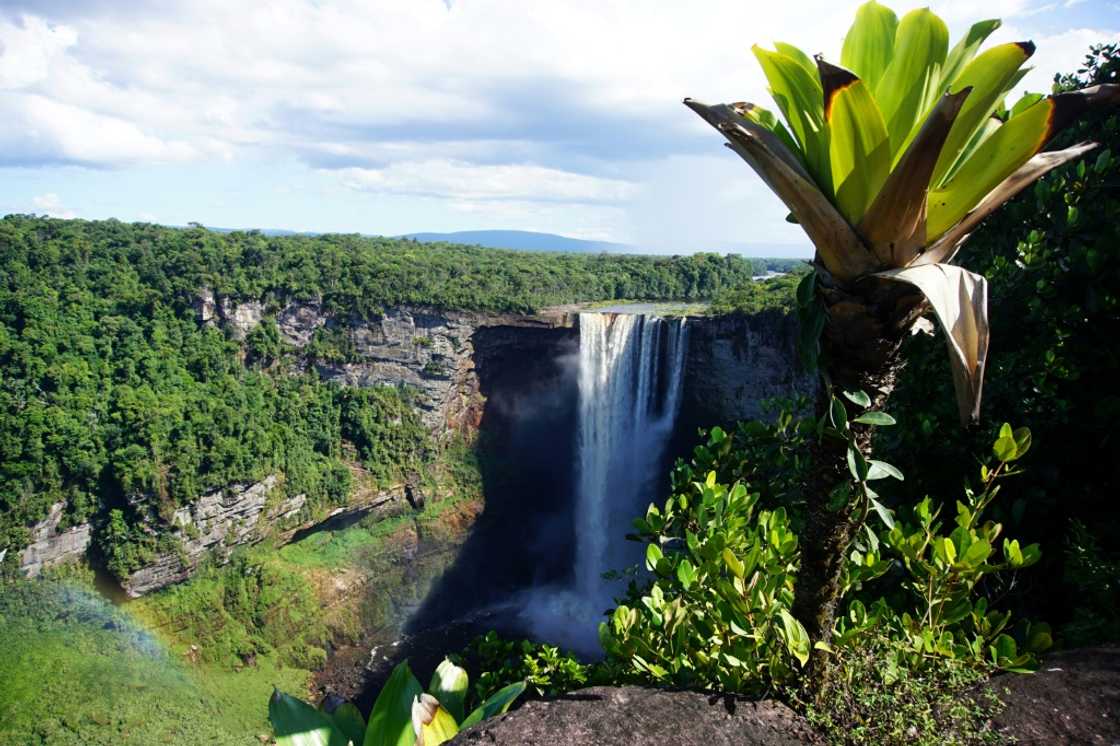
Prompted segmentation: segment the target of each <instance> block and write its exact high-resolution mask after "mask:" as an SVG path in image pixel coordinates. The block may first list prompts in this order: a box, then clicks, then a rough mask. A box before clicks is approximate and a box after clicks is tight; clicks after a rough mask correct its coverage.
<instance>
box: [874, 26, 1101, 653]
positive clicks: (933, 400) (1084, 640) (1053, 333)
mask: <svg viewBox="0 0 1120 746" xmlns="http://www.w3.org/2000/svg"><path fill="white" fill-rule="evenodd" d="M1118 80H1120V46H1118V45H1116V44H1112V45H1102V46H1098V47H1094V48H1093V49H1092V50H1090V53H1089V54H1088V55H1087V57H1086V60H1085V62H1084V63H1083V64H1082V65H1081V69H1080V70H1079V71H1078V72H1077V73H1076V74H1075V75H1070V76H1060V77H1059V78H1058V80H1057V81H1056V85H1057V86H1058V87H1059V88H1061V89H1067V88H1082V87H1085V86H1090V85H1096V84H1101V83H1113V82H1117V81H1118ZM1087 139H1092V140H1096V141H1099V142H1100V143H1101V148H1100V150H1099V152H1097V153H1094V154H1093V156H1092V157H1091V158H1089V159H1086V160H1085V161H1083V162H1079V163H1076V164H1070V165H1068V166H1066V167H1064V168H1062V169H1059V170H1057V171H1055V172H1054V173H1052V174H1051V175H1050V176H1048V177H1047V178H1046V179H1045V180H1043V181H1041V182H1039V183H1038V184H1036V185H1035V186H1034V187H1033V188H1031V189H1029V190H1027V191H1025V192H1023V193H1022V194H1021V195H1019V197H1017V198H1016V199H1015V200H1013V201H1012V202H1010V203H1008V205H1007V206H1006V207H1005V208H1004V209H1003V210H1001V211H1000V212H999V213H997V214H995V215H993V216H992V217H991V218H989V220H988V221H987V222H986V223H985V224H984V225H983V226H981V227H980V228H979V229H978V230H977V231H976V232H975V234H974V235H973V237H972V238H971V239H970V249H969V257H970V259H969V261H970V264H971V265H972V266H973V267H974V268H975V269H976V270H977V271H979V272H981V273H982V274H984V275H986V276H987V277H988V278H989V281H990V284H991V303H992V305H993V306H994V307H997V308H999V309H1000V313H999V314H997V315H996V316H995V318H993V320H992V333H993V340H994V343H993V346H992V349H991V354H990V356H989V368H990V370H991V371H993V372H994V373H995V375H993V376H992V377H991V378H990V380H989V381H988V383H987V384H985V394H984V402H985V403H984V408H985V411H986V418H987V419H988V420H989V423H990V424H986V425H982V426H981V427H979V428H977V429H976V430H975V431H972V430H970V431H968V432H964V433H961V434H960V436H959V437H954V438H946V437H944V433H945V432H946V430H947V428H949V427H952V424H953V422H954V421H955V419H956V412H955V410H954V409H953V408H952V406H951V403H950V402H949V401H947V399H946V397H949V396H951V386H950V384H949V383H948V381H947V380H946V378H945V375H944V372H945V361H944V353H943V351H942V349H941V348H940V346H939V344H938V343H937V342H936V341H935V340H933V339H931V338H929V337H926V336H925V335H918V336H916V337H914V338H912V339H911V340H910V341H909V342H908V343H907V352H906V355H907V358H908V360H909V362H908V368H907V374H906V375H905V376H904V377H903V380H902V381H901V383H900V385H899V388H898V390H897V391H896V393H895V395H894V399H893V401H894V402H895V404H894V405H893V408H894V409H895V410H896V411H897V413H898V415H899V424H900V426H899V427H898V428H893V429H892V430H890V431H884V432H882V433H880V436H882V437H880V440H881V442H880V443H879V444H877V448H878V449H879V450H880V451H881V452H883V453H889V454H890V459H891V460H892V461H894V462H896V463H898V464H899V466H900V467H902V468H903V469H904V470H906V471H908V472H909V471H917V470H921V471H922V473H923V474H924V475H925V478H924V480H923V484H922V487H924V488H925V489H929V490H931V491H932V492H934V493H936V492H939V491H943V490H944V489H945V488H946V487H947V486H949V485H952V484H956V483H959V481H960V479H961V478H962V476H963V474H964V470H965V469H967V470H968V471H971V466H970V464H971V460H970V456H969V454H970V453H972V452H974V451H975V450H976V449H978V448H979V447H980V446H981V445H982V444H983V443H984V442H985V441H987V440H990V439H991V438H992V437H994V435H995V431H996V429H997V428H998V423H999V422H1001V421H1002V420H1004V419H1009V418H1014V419H1015V420H1016V421H1018V422H1022V423H1023V424H1025V425H1027V426H1029V427H1030V429H1031V432H1032V433H1033V435H1034V441H1035V447H1034V448H1033V449H1032V451H1031V453H1030V454H1029V455H1028V456H1027V459H1026V461H1025V462H1024V463H1025V465H1026V468H1027V469H1028V470H1029V471H1030V479H1029V481H1028V483H1027V484H1024V485H1023V489H1022V490H1021V491H1017V492H1018V494H1017V496H1016V498H1015V499H1014V500H1012V501H1009V502H1008V503H1007V504H1003V505H1000V504H998V503H997V505H996V506H995V511H996V515H997V516H998V518H999V520H1000V521H1001V522H1003V523H1004V524H1005V525H1006V526H1008V527H1009V529H1010V530H1014V531H1015V533H1016V534H1018V535H1020V536H1023V537H1024V538H1026V539H1027V540H1029V541H1041V542H1044V544H1045V546H1047V547H1052V548H1053V551H1048V552H1046V554H1045V556H1044V557H1043V558H1042V560H1041V562H1040V563H1039V566H1038V567H1037V569H1036V571H1035V572H1034V573H1032V579H1033V580H1032V581H1031V582H1025V583H1020V584H1018V585H1017V586H1015V587H1011V588H1007V589H1005V590H1006V591H1007V593H1008V603H1009V604H1010V605H1012V606H1014V607H1018V608H1021V609H1023V611H1024V612H1025V613H1027V612H1029V613H1033V614H1039V615H1042V616H1045V617H1046V618H1047V619H1050V620H1052V622H1053V623H1054V632H1055V637H1056V639H1058V640H1059V641H1060V642H1061V643H1063V644H1064V645H1065V646H1067V647H1080V646H1088V645H1094V644H1099V643H1100V642H1102V641H1116V640H1120V583H1117V582H1116V580H1115V578H1117V577H1120V576H1118V574H1117V573H1116V571H1115V570H1116V568H1117V567H1120V524H1118V523H1117V521H1116V520H1115V502H1114V500H1113V497H1112V496H1113V495H1115V494H1116V493H1117V491H1118V490H1120V466H1118V464H1120V459H1117V458H1115V454H1116V452H1117V445H1116V443H1117V441H1116V437H1115V422H1116V417H1117V416H1118V414H1120V394H1118V392H1117V390H1116V387H1115V379H1116V374H1117V370H1120V348H1118V347H1117V345H1116V344H1114V342H1113V340H1115V339H1117V338H1120V252H1118V251H1117V250H1116V247H1117V246H1118V245H1120V222H1118V221H1117V220H1116V215H1117V214H1120V190H1118V189H1117V185H1118V184H1120V157H1117V154H1118V153H1120V114H1117V113H1116V112H1115V111H1099V112H1096V113H1095V114H1093V115H1092V116H1090V117H1087V118H1085V119H1084V121H1082V122H1079V123H1077V124H1075V125H1073V126H1071V127H1070V129H1069V130H1068V131H1067V132H1066V133H1064V134H1062V135H1061V136H1060V137H1059V140H1058V141H1057V142H1056V146H1057V147H1066V146H1069V145H1071V144H1073V143H1076V142H1078V141H1082V140H1087ZM924 463H935V464H938V465H939V468H937V469H932V470H928V469H924V468H923V467H922V464H924ZM908 486H909V485H908V484H905V485H901V488H902V489H903V490H904V491H905V492H906V495H905V499H906V500H910V501H917V500H920V499H921V498H922V497H923V493H922V492H920V491H917V490H911V489H908ZM1059 550H1060V551H1059Z"/></svg>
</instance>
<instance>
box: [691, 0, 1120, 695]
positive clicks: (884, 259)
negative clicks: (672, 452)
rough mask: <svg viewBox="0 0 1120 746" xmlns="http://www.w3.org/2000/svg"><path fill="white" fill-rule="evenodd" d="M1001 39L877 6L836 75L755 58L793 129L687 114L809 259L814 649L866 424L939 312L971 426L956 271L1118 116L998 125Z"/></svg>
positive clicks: (1061, 116)
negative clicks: (804, 244) (921, 328)
mask: <svg viewBox="0 0 1120 746" xmlns="http://www.w3.org/2000/svg"><path fill="white" fill-rule="evenodd" d="M998 25H999V22H998V21H982V22H980V23H977V24H975V25H974V26H973V27H972V28H971V29H970V31H969V32H968V34H967V35H966V36H965V37H964V38H963V39H962V40H961V41H960V42H958V43H957V45H955V46H954V47H953V48H952V49H950V48H949V34H948V29H947V27H946V26H945V23H944V22H943V21H942V20H941V19H940V18H938V17H937V16H936V15H934V14H933V13H932V12H930V11H929V10H928V9H922V10H915V11H912V12H910V13H908V14H906V15H905V16H904V17H903V18H902V19H901V20H899V19H898V18H897V17H896V16H895V14H894V12H893V11H891V10H890V9H888V8H886V7H884V6H882V5H879V4H878V3H876V2H874V0H872V1H871V2H868V3H866V4H865V5H863V6H861V8H860V9H859V11H858V13H857V16H856V20H855V22H854V24H853V25H852V27H851V29H850V30H849V31H848V35H847V36H846V38H845V43H844V48H843V51H842V53H841V59H840V62H841V65H842V67H841V66H836V65H833V64H831V63H829V62H827V61H825V60H824V59H823V58H822V57H820V56H818V57H817V58H816V61H815V63H814V61H813V60H811V59H810V58H809V57H808V56H807V55H805V54H804V53H803V52H801V51H800V50H798V49H797V48H796V47H793V46H791V45H788V44H782V43H779V44H777V45H776V46H777V49H776V51H770V50H766V49H763V48H761V47H758V46H756V47H755V48H754V52H755V55H756V57H757V58H758V60H759V62H760V64H761V65H762V68H763V71H764V73H765V74H766V77H767V79H768V81H769V83H770V88H771V91H772V92H773V94H774V97H775V100H776V102H777V104H778V107H779V109H780V110H781V114H782V116H783V117H784V119H785V124H783V123H782V122H781V121H779V120H778V118H777V117H776V116H775V115H773V114H772V113H770V112H769V111H766V110H765V109H762V108H761V107H758V106H756V105H754V104H732V105H726V104H724V105H719V106H707V105H704V104H701V103H699V102H696V101H693V100H690V99H686V100H685V103H686V104H687V105H688V106H689V107H691V108H692V109H693V110H694V111H696V112H697V113H698V114H699V115H700V116H702V117H703V118H704V119H705V120H706V121H708V122H709V123H710V124H711V125H712V126H713V127H715V128H716V129H717V130H718V131H719V132H720V133H721V134H723V135H724V136H725V137H726V138H727V140H728V142H729V145H730V147H731V148H732V149H733V150H734V151H735V152H737V153H738V154H739V155H740V156H741V157H742V158H743V159H744V160H746V161H747V163H748V164H749V165H750V166H751V167H752V168H754V169H755V170H756V171H757V172H758V173H759V175H760V176H761V177H762V178H763V180H764V181H765V182H766V183H767V185H768V186H770V187H771V188H772V189H773V190H774V191H775V192H776V193H777V194H778V196H779V197H780V198H781V199H782V200H783V201H784V202H785V203H786V205H787V206H788V207H789V208H790V210H791V213H792V219H794V220H795V221H796V222H798V223H799V224H800V225H801V226H802V228H803V229H804V230H805V232H806V233H807V234H808V236H809V238H810V240H811V241H812V242H813V245H814V247H815V248H816V256H815V259H814V270H815V271H814V273H813V274H811V275H809V276H808V277H807V278H806V280H805V281H804V282H803V284H802V285H801V286H800V288H799V302H800V304H801V306H802V307H803V325H804V334H803V337H804V339H803V344H804V345H805V347H806V348H807V349H806V352H807V358H808V359H809V361H810V362H811V363H819V364H820V369H821V372H822V377H823V379H824V385H823V386H822V387H821V389H820V391H821V395H820V397H819V400H818V404H817V410H818V414H819V415H820V418H821V425H822V428H821V429H822V435H821V437H820V438H819V439H817V440H815V441H814V442H813V444H812V460H813V468H812V469H811V470H810V474H809V478H808V486H807V494H806V499H807V504H806V508H807V516H806V519H807V520H806V527H805V531H804V532H803V536H802V541H803V543H802V547H803V553H802V556H801V567H800V570H799V574H798V578H797V586H796V589H797V590H796V603H795V605H794V613H795V615H796V616H797V617H798V618H799V619H801V620H802V621H803V622H804V623H805V625H806V627H807V629H808V631H809V634H810V637H811V638H812V639H813V640H814V641H824V642H827V640H828V639H829V638H830V637H831V634H832V630H833V623H834V619H835V613H836V607H837V604H838V602H839V599H840V596H841V588H842V576H843V572H844V564H845V557H846V555H847V552H848V548H849V546H850V544H851V542H852V539H853V535H854V532H855V530H856V528H857V525H858V523H859V517H860V516H863V515H866V514H867V512H868V511H867V504H866V503H867V501H868V500H870V499H872V498H871V497H870V496H869V491H868V490H867V489H866V488H865V486H864V485H865V483H866V480H867V478H868V477H867V468H868V467H867V460H866V457H865V456H864V454H867V453H869V448H870V441H871V433H872V427H871V425H872V424H873V423H872V422H871V421H870V420H869V419H868V418H867V417H866V416H865V415H864V414H863V413H864V412H871V411H875V410H881V409H882V406H883V404H884V402H885V401H886V400H887V399H888V397H889V396H890V394H891V392H892V391H893V389H894V387H895V385H896V382H897V379H898V376H899V373H900V372H901V368H902V364H903V359H902V356H901V354H900V350H901V346H902V342H903V341H904V340H905V338H906V336H907V335H908V334H909V332H910V329H911V327H912V326H913V325H914V324H915V323H916V322H917V320H918V319H919V318H921V317H922V316H923V315H925V314H927V313H929V312H930V311H932V312H933V314H934V315H935V316H936V317H937V319H938V321H939V322H940V324H941V326H942V328H943V330H944V332H945V336H946V340H947V343H948V347H949V352H950V362H951V364H952V369H953V380H954V384H955V388H956V393H957V400H958V408H959V413H960V416H961V419H962V420H964V421H966V422H967V421H969V420H972V419H975V418H976V417H977V416H978V413H979V404H980V396H981V386H982V382H983V375H984V365H985V358H986V355H987V348H988V319H987V284H986V282H985V280H984V278H983V277H981V276H979V275H976V274H973V273H971V272H968V271H966V270H964V269H962V268H961V267H959V266H957V265H954V264H951V263H950V262H951V261H952V260H953V259H954V258H955V257H956V255H957V252H958V251H959V250H960V248H961V246H962V245H963V244H964V242H965V241H966V240H967V238H968V236H969V234H970V233H971V232H972V231H973V230H974V229H975V228H976V226H978V225H979V224H980V223H981V221H983V220H984V218H986V217H987V216H988V215H989V214H991V213H992V212H994V211H995V210H996V209H997V208H999V207H1000V206H1001V205H1002V204H1003V203H1004V202H1005V201H1007V200H1008V199H1009V198H1010V197H1012V196H1014V195H1015V194H1017V193H1018V192H1019V191H1021V190H1022V189H1024V188H1026V187H1027V186H1029V185H1030V184H1031V183H1032V182H1034V181H1035V180H1036V179H1038V178H1039V177H1041V176H1042V175H1043V174H1045V173H1047V172H1048V171H1050V170H1052V169H1054V168H1056V167H1057V166H1059V165H1061V164H1063V163H1066V162H1068V161H1070V160H1072V159H1074V158H1077V157H1079V156H1080V155H1082V154H1084V153H1085V152H1086V151H1088V150H1090V149H1091V148H1092V147H1093V145H1092V144H1081V145H1078V146H1074V147H1071V148H1067V149H1066V150H1063V151H1059V152H1048V153H1040V152H1039V151H1040V150H1041V148H1042V147H1043V146H1044V145H1045V144H1046V143H1047V142H1048V141H1049V140H1050V139H1051V137H1052V136H1053V135H1054V134H1055V133H1056V132H1057V131H1058V129H1060V128H1061V127H1063V126H1065V125H1066V124H1068V123H1070V122H1071V121H1073V119H1074V118H1075V117H1076V116H1077V115H1078V114H1079V113H1081V112H1082V111H1083V110H1084V109H1086V108H1088V107H1089V106H1091V105H1094V104H1101V103H1114V102H1116V101H1118V100H1120V87H1118V86H1115V85H1101V86H1095V87H1092V88H1088V89H1084V90H1079V91H1070V92H1063V93H1059V94H1055V95H1053V96H1047V97H1042V96H1038V95H1028V96H1026V97H1024V98H1023V99H1021V100H1020V101H1018V102H1017V103H1015V104H1014V105H1013V106H1012V107H1011V108H1010V109H1006V108H1005V107H1004V105H1003V103H1002V102H1003V99H1004V98H1005V96H1007V95H1008V94H1009V93H1010V92H1011V90H1012V89H1013V88H1014V87H1015V85H1017V83H1018V82H1019V80H1021V78H1022V75H1023V74H1024V71H1023V70H1022V69H1021V68H1022V65H1023V64H1024V63H1025V62H1026V61H1027V59H1029V58H1030V56H1031V55H1032V54H1033V52H1034V45H1033V44H1031V43H1029V42H1020V43H1010V44H1002V45H997V46H994V47H992V48H990V49H988V50H986V51H984V52H982V53H981V52H980V47H981V46H982V44H983V42H984V41H985V39H986V38H987V37H988V35H989V34H990V33H991V32H992V31H993V30H995V28H997V27H998ZM787 125H788V128H787ZM806 343H807V344H806ZM841 392H847V396H845V397H842V396H839V394H840V393H841ZM853 405H854V407H853ZM849 410H851V411H849ZM813 657H814V666H813V669H812V678H814V679H816V681H817V683H824V682H825V681H826V679H827V671H828V665H827V662H826V661H827V659H826V658H824V657H822V656H821V655H819V654H818V655H814V656H813Z"/></svg>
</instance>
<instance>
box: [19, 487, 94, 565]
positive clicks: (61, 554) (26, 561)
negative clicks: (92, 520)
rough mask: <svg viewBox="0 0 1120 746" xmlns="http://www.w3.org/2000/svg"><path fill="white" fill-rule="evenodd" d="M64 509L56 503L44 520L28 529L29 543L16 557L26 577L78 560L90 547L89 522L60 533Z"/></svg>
mask: <svg viewBox="0 0 1120 746" xmlns="http://www.w3.org/2000/svg"><path fill="white" fill-rule="evenodd" d="M65 508H66V504H65V503H61V502H58V503H55V504H54V505H52V506H51V510H50V513H48V514H47V517H46V518H44V519H43V520H42V521H40V522H38V523H36V524H35V525H34V526H32V527H31V543H30V544H28V545H27V547H26V548H25V549H24V550H23V551H22V552H21V553H20V556H19V567H20V570H21V571H23V574H24V575H26V576H27V577H30V578H33V577H35V576H37V575H38V574H39V573H41V572H42V571H43V570H44V569H45V568H48V567H54V566H55V565H61V564H64V563H66V562H73V561H75V560H77V559H80V558H81V557H82V556H83V555H84V554H85V553H86V549H88V548H89V544H90V540H91V537H92V530H91V527H90V525H89V524H88V523H80V524H78V525H77V526H72V527H70V528H68V529H66V530H62V531H60V530H59V526H61V525H62V518H63V513H64V510H65Z"/></svg>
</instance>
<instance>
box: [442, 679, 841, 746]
mask: <svg viewBox="0 0 1120 746" xmlns="http://www.w3.org/2000/svg"><path fill="white" fill-rule="evenodd" d="M452 743H453V744H510V745H512V744H518V745H519V746H552V745H553V744H563V745H564V746H592V745H593V744H594V745H595V746H599V745H600V744H635V745H637V744H674V746H693V745H695V746H725V745H726V746H732V744H734V746H743V745H744V744H757V745H758V746H800V745H801V744H820V743H823V741H821V740H820V738H819V737H818V736H817V735H816V734H815V733H814V732H813V729H812V728H811V727H810V726H809V724H808V723H807V722H806V721H805V719H804V718H802V717H801V716H800V715H798V714H797V713H795V712H794V711H793V710H791V709H790V708H788V707H786V706H785V705H783V704H781V703H779V702H774V701H771V700H763V701H761V702H756V701H751V700H747V699H741V698H738V697H731V696H724V695H714V694H701V693H698V692H674V691H664V690H658V689H644V688H641V687H634V686H626V687H618V688H615V687H592V688H590V689H581V690H579V691H575V692H571V693H570V694H567V695H564V696H562V697H559V698H557V699H553V700H548V701H543V702H542V701H535V702H527V703H526V704H525V705H524V706H522V707H521V708H519V709H518V710H516V711H514V712H511V713H507V714H505V715H503V716H501V717H498V718H494V719H493V720H488V721H486V722H483V723H479V724H478V725H476V726H474V727H473V728H469V729H467V730H465V731H463V732H462V733H460V734H459V735H458V736H457V737H456V738H455V740H454V741H452Z"/></svg>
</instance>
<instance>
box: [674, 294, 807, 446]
mask: <svg viewBox="0 0 1120 746" xmlns="http://www.w3.org/2000/svg"><path fill="white" fill-rule="evenodd" d="M688 323H689V343H688V360H687V362H686V368H685V379H684V391H683V398H682V402H681V414H680V418H679V420H678V432H682V433H685V434H689V435H691V434H693V433H695V431H696V428H697V427H711V426H712V425H716V424H725V425H726V424H730V423H732V422H735V421H737V420H747V419H757V418H760V417H763V416H764V415H765V414H766V413H765V411H764V407H763V402H764V401H765V400H767V399H771V398H774V397H789V396H793V395H796V394H810V393H812V392H813V391H814V387H815V385H816V384H815V379H814V378H813V376H810V375H806V374H805V373H804V371H802V370H801V366H800V363H799V361H798V354H797V334H798V327H797V318H796V317H795V316H793V315H790V314H783V313H779V312H776V311H767V312H764V313H759V314H754V315H751V316H741V315H737V316H712V317H706V318H698V319H694V320H689V322H688Z"/></svg>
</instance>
